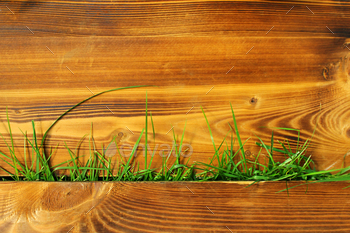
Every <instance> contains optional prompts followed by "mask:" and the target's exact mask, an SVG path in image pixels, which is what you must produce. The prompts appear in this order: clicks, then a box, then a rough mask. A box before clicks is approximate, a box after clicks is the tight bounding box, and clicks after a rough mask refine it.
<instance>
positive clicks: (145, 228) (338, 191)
mask: <svg viewBox="0 0 350 233" xmlns="http://www.w3.org/2000/svg"><path fill="white" fill-rule="evenodd" d="M297 184H299V183H298V182H290V183H289V186H290V187H291V186H292V185H297ZM247 185H248V183H247V182H204V183H194V182H159V183H155V182H138V183H128V182H107V183H103V182H96V183H88V182H84V183H78V182H74V183H69V182H64V183H63V182H62V183H60V182H56V183H52V182H51V183H50V182H2V183H1V185H0V229H1V232H4V233H7V232H68V231H69V232H71V233H73V232H223V233H229V232H230V230H231V231H232V232H237V233H238V232H305V233H306V232H349V229H350V225H349V220H350V214H349V213H350V203H349V195H350V193H349V189H342V188H343V187H346V186H347V185H348V184H347V183H343V182H337V183H323V184H310V185H309V187H308V191H307V193H305V191H306V186H299V187H297V188H293V189H291V190H290V191H289V197H288V194H287V192H283V193H276V192H277V191H280V190H282V189H284V188H285V187H286V184H285V182H262V183H259V184H255V185H252V186H250V187H249V188H246V186H247Z"/></svg>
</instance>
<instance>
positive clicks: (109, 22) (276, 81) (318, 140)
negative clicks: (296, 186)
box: [0, 0, 350, 175]
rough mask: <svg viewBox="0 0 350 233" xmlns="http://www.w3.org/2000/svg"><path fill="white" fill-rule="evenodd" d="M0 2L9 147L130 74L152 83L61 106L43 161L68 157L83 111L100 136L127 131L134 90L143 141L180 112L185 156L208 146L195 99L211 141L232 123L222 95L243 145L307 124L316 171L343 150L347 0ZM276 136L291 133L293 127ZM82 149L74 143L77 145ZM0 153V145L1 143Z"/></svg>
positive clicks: (160, 137)
mask: <svg viewBox="0 0 350 233" xmlns="http://www.w3.org/2000/svg"><path fill="white" fill-rule="evenodd" d="M306 6H307V7H308V8H309V9H308V8H307V7H306ZM0 8H1V12H0V27H1V30H0V36H1V38H2V42H1V43H0V50H1V51H2V55H1V57H0V70H1V79H0V90H1V93H2V98H1V99H0V109H1V111H0V119H1V124H0V132H1V133H2V134H3V135H4V137H5V139H7V140H9V137H8V130H7V129H6V116H5V108H6V106H8V109H9V117H10V120H11V122H12V128H13V133H14V139H15V140H14V141H15V143H16V152H17V154H18V156H19V157H22V156H23V149H22V148H23V135H22V134H21V132H20V130H19V128H20V129H22V130H23V131H26V130H27V131H28V134H29V135H30V132H31V128H30V127H31V124H30V121H31V120H35V121H36V127H37V131H38V134H39V135H38V136H39V138H40V136H41V135H42V133H43V132H44V131H45V130H46V129H47V128H48V127H49V125H50V124H51V123H52V122H53V121H54V119H55V118H56V117H58V116H59V115H60V114H61V113H63V112H64V111H65V110H66V109H68V108H69V107H70V106H72V105H74V104H75V103H77V102H79V101H81V100H83V99H85V98H87V97H89V96H90V95H91V92H90V90H91V91H92V92H94V93H96V92H99V91H103V90H107V89H111V88H116V87H122V86H129V85H157V87H149V88H145V89H137V90H136V89H135V90H125V91H121V92H115V93H109V94H106V95H103V96H100V97H98V98H96V99H93V100H91V101H89V102H87V103H85V104H84V105H83V106H81V107H79V108H78V109H77V110H75V111H73V112H71V113H70V114H68V115H67V116H66V117H64V118H63V119H62V121H61V122H60V123H59V124H58V125H57V126H55V127H54V128H53V129H52V131H51V132H50V135H49V137H48V140H47V141H46V143H47V146H55V145H57V144H58V143H59V147H58V151H57V153H56V154H55V155H54V156H53V160H52V162H53V164H56V163H58V162H62V161H65V160H67V159H68V158H69V155H68V153H67V151H66V149H65V148H64V143H63V141H66V142H67V144H68V146H69V147H70V148H74V147H75V146H76V144H77V143H78V141H79V139H80V138H81V137H82V136H83V135H84V134H86V133H89V131H90V126H91V122H93V123H94V136H95V141H96V143H97V145H98V146H99V147H100V145H101V144H105V145H106V144H107V143H108V142H109V140H111V139H112V137H113V136H115V135H118V134H119V133H122V134H123V136H122V137H121V138H120V140H119V142H120V144H123V143H124V144H130V145H132V144H133V143H135V142H136V139H137V138H138V135H139V133H140V132H141V130H142V128H143V127H144V121H145V119H144V111H145V92H146V90H147V91H148V98H149V110H150V111H151V112H152V115H153V116H154V122H155V129H156V142H155V143H157V144H158V145H161V144H169V145H171V144H172V140H173V138H172V134H171V133H168V134H167V132H168V131H169V129H171V128H172V127H174V128H173V129H174V131H175V133H176V134H177V135H181V134H182V131H183V129H184V125H185V122H187V126H186V133H185V138H184V141H185V142H186V143H189V144H191V146H192V147H193V154H192V156H191V157H190V162H193V161H207V159H208V158H209V157H211V156H212V155H213V148H212V144H211V140H210V136H209V132H208V129H207V126H206V123H205V120H204V117H203V114H202V113H201V110H200V107H201V106H202V107H203V109H204V110H205V112H206V114H207V116H208V120H209V122H210V123H211V126H212V130H213V134H214V137H215V141H216V142H217V143H219V142H221V140H222V139H223V137H224V136H225V135H226V133H227V131H228V130H229V126H228V124H227V123H231V124H232V117H231V115H230V108H229V103H230V102H231V103H232V105H233V107H234V109H235V112H236V115H237V120H238V123H239V130H240V132H241V134H242V138H243V139H247V138H249V137H252V139H251V140H249V141H248V143H247V147H246V149H247V150H250V151H251V152H252V153H253V154H254V153H255V154H256V153H257V151H258V149H259V148H258V147H256V146H255V141H256V139H255V135H258V136H259V137H261V138H262V139H263V140H267V141H268V140H269V136H270V133H271V130H269V129H266V128H260V127H261V126H269V127H290V128H297V129H301V130H302V140H303V141H305V140H306V139H307V138H309V137H310V136H311V135H312V132H313V129H314V127H315V125H316V124H317V131H316V135H315V137H314V139H313V141H314V144H313V145H312V147H311V148H310V150H309V153H310V154H312V155H313V159H314V160H315V161H316V163H317V165H318V167H319V169H329V168H337V167H340V166H341V164H342V162H343V160H342V159H343V157H344V155H345V154H347V152H348V150H349V147H348V144H349V142H350V125H349V122H348V119H349V105H348V104H347V103H348V102H349V100H350V99H349V98H350V94H349V85H348V79H349V73H350V72H349V65H348V61H349V55H347V54H348V53H349V50H348V48H350V47H349V46H348V48H347V47H346V46H345V45H347V43H348V42H349V40H348V39H347V38H348V37H349V36H348V35H349V29H348V25H349V24H350V17H349V14H348V12H349V8H350V4H349V3H348V2H344V1H309V2H307V1H303V2H300V1H260V2H255V1H201V0H198V1H136V2H128V1H117V2H115V1H113V2H105V1H93V2H92V1H84V2H81V1H63V0H62V1H45V2H43V1H36V2H28V1H24V0H23V1H15V2H13V1H3V2H2V3H1V5H0ZM310 10H311V11H312V12H311V11H310ZM327 27H328V28H327ZM333 33H334V34H333ZM253 46H254V47H253ZM233 66H234V68H232V67H233ZM87 87H88V88H89V89H90V90H89V89H88V88H87ZM209 90H210V92H208V91H209ZM320 104H321V105H322V108H321V110H320ZM106 106H107V107H108V108H109V109H110V110H111V111H112V112H111V111H109V109H108V108H107V107H106ZM189 110H191V111H190V112H188V111H189ZM186 113H188V114H186ZM318 117H319V118H318ZM126 127H128V128H129V129H130V130H131V131H132V132H133V133H134V134H133V133H131V132H130V131H129V130H128V129H127V128H126ZM150 138H151V134H150ZM276 139H280V140H284V139H289V140H291V143H292V144H293V143H294V144H295V139H296V135H295V134H291V133H290V132H283V131H279V132H277V133H276ZM87 148H88V144H87V142H86V141H85V142H84V143H83V145H82V147H81V154H84V153H86V152H87ZM158 148H159V146H158ZM157 150H159V149H157ZM0 151H4V152H8V151H7V149H6V146H5V143H4V142H3V141H1V142H0ZM157 152H158V151H157ZM159 152H160V151H159ZM139 154H140V155H139V157H142V152H140V153H139ZM157 154H158V153H157ZM346 158H347V157H346ZM346 161H348V160H347V159H346ZM160 162H161V160H160V157H159V156H158V157H157V158H156V159H155V160H154V166H159V165H160ZM140 165H141V166H142V165H143V159H140ZM0 166H2V167H4V168H5V169H9V167H8V166H7V164H4V163H3V162H2V161H1V162H0ZM0 172H1V173H0V174H2V175H4V174H5V173H3V171H0Z"/></svg>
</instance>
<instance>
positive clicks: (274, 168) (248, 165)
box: [0, 86, 350, 191]
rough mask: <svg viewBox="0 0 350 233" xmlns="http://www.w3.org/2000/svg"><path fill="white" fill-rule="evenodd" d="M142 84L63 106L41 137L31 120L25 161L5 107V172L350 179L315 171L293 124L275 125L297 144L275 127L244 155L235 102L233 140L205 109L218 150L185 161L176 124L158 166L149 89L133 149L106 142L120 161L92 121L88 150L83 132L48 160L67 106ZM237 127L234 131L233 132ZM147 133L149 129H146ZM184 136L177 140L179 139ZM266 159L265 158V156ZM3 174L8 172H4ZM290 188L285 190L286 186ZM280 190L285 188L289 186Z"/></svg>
mask: <svg viewBox="0 0 350 233" xmlns="http://www.w3.org/2000/svg"><path fill="white" fill-rule="evenodd" d="M136 87H141V86H133V87H124V88H117V89H112V90H108V91H104V92H101V93H98V94H95V95H93V96H91V97H89V98H87V99H85V100H83V101H81V102H79V103H78V104H76V105H74V106H73V107H71V108H70V109H68V110H67V111H66V112H64V113H63V114H62V115H61V116H60V117H58V118H57V119H56V120H55V121H54V122H53V124H52V125H51V126H50V127H49V129H48V130H47V131H46V132H45V133H44V135H43V138H42V139H41V142H40V141H39V140H38V139H37V136H36V131H35V124H34V121H32V128H33V137H32V139H31V140H30V139H29V138H28V137H27V132H22V133H23V136H24V162H23V161H21V160H19V158H18V157H17V156H16V154H15V149H14V143H13V136H12V130H11V125H10V121H9V117H8V112H7V109H6V116H7V124H8V129H9V136H10V139H11V144H10V145H9V144H8V143H7V142H6V140H5V139H4V137H3V135H1V134H0V135H1V137H2V138H3V140H4V141H5V143H6V146H7V147H8V150H9V151H10V153H9V155H6V154H4V153H2V152H0V155H1V157H0V159H2V160H3V161H4V162H5V163H7V164H8V165H9V166H10V167H11V168H12V169H13V171H11V172H10V171H8V170H5V169H4V168H1V169H2V170H4V171H5V172H6V173H8V174H9V176H10V178H11V179H13V180H16V181H22V180H27V181H37V180H40V181H253V183H252V184H254V183H255V182H259V181H291V180H302V181H311V182H329V181H349V180H350V174H348V171H349V170H350V167H347V168H341V169H333V170H328V171H317V170H316V169H315V166H312V165H313V161H312V159H311V156H308V155H307V148H308V147H309V145H310V141H311V138H312V137H311V138H310V139H308V140H306V141H305V142H304V143H303V144H300V130H296V129H290V128H274V129H275V130H289V131H295V132H297V133H298V138H297V145H296V147H295V148H294V149H293V148H292V147H291V145H290V143H289V142H288V140H285V141H284V142H281V141H278V140H277V145H278V146H279V148H277V146H276V145H275V139H274V133H273V131H272V135H271V140H270V143H269V144H267V143H265V142H263V141H262V140H261V138H259V137H258V136H256V137H257V139H258V140H259V142H257V143H256V144H257V145H258V146H259V147H260V151H259V153H258V154H257V155H256V156H255V157H254V159H253V161H251V160H249V159H247V158H246V155H245V150H244V145H245V143H246V142H247V141H248V140H249V138H248V139H247V140H245V141H244V142H243V141H242V139H241V137H240V134H239V131H238V126H237V121H236V118H235V114H234V111H233V108H232V105H231V112H232V120H233V125H234V127H233V128H232V127H231V125H229V126H230V128H231V130H230V131H229V132H228V134H230V137H229V140H226V138H227V135H228V134H227V135H226V136H225V137H224V139H223V140H222V141H221V143H220V145H218V146H217V145H216V144H215V142H214V138H213V135H212V131H211V128H210V124H209V121H208V119H207V117H206V115H205V113H204V111H203V109H202V112H203V115H204V118H205V120H206V123H207V125H208V129H209V134H210V137H211V140H212V143H213V148H214V155H213V157H212V158H211V159H210V161H209V163H204V162H196V163H194V164H192V165H188V161H189V159H188V160H187V162H186V163H182V162H183V161H182V159H181V155H182V153H183V151H181V150H182V145H183V139H184V135H185V129H186V125H185V127H184V130H183V133H182V136H181V138H180V140H178V138H177V137H176V135H175V132H174V130H173V142H174V144H173V147H172V148H171V151H170V152H169V153H168V154H165V155H164V157H163V158H162V165H161V167H160V168H152V161H153V158H154V156H155V151H153V153H152V154H151V157H150V158H149V157H148V145H149V140H148V131H149V128H148V118H149V117H150V120H151V125H152V131H153V139H154V138H155V130H154V124H153V118H152V113H150V114H148V105H147V93H146V113H145V128H144V129H142V131H141V134H140V136H139V137H138V139H137V141H136V143H135V145H134V147H133V149H132V151H131V154H130V156H129V157H128V158H125V157H123V156H122V153H121V152H120V150H119V148H118V145H117V143H116V141H115V138H113V140H112V141H111V143H110V144H109V145H108V147H109V146H111V145H112V144H113V143H115V145H116V148H117V152H118V155H119V158H118V159H117V164H114V163H113V164H112V158H110V157H108V156H106V155H105V152H106V151H107V149H108V147H107V149H104V148H103V145H102V147H101V150H98V149H97V146H96V144H95V141H94V138H93V135H92V126H91V131H90V135H89V155H82V156H78V150H79V147H80V145H81V143H82V141H83V140H84V139H85V138H86V136H87V135H85V136H84V137H83V138H82V139H81V140H80V141H79V143H78V145H77V147H76V148H75V150H74V151H73V150H71V149H70V148H68V147H67V145H66V143H65V142H64V143H65V147H66V149H67V151H68V154H69V156H70V159H69V160H67V161H65V162H63V163H60V164H57V165H54V166H52V165H50V159H51V157H52V155H53V154H54V152H55V150H56V149H57V146H58V145H57V146H56V147H55V148H54V149H52V148H50V150H49V153H48V155H47V154H46V152H45V151H46V150H45V147H44V145H45V144H44V142H45V139H46V136H47V133H48V132H49V130H50V129H51V128H52V127H53V126H54V125H55V124H56V123H57V122H58V121H59V120H60V119H61V118H62V117H63V116H64V115H65V114H67V113H68V112H70V111H71V110H72V109H74V108H76V107H77V106H79V105H80V104H82V103H84V102H86V101H87V100H89V99H91V98H94V97H96V96H99V95H101V94H103V93H107V92H111V91H116V90H122V89H128V88H136ZM234 132H235V136H234ZM144 134H145V135H144ZM143 136H144V137H145V166H144V168H143V169H140V166H139V163H136V162H135V159H134V158H135V157H136V152H137V148H138V146H139V144H140V141H141V139H142V137H143ZM236 139H237V141H238V148H236V149H234V145H235V141H236ZM178 141H180V143H179V145H177V142H178ZM27 147H29V148H30V149H31V156H30V160H28V159H27V154H26V153H27V149H26V148H27ZM173 152H174V153H175V157H176V160H175V162H174V163H172V164H169V158H170V155H171V154H172V153H173ZM262 152H264V153H266V154H267V159H268V161H267V162H265V163H261V162H259V161H260V160H261V159H260V160H259V158H260V157H261V156H262V154H263V153H262ZM275 153H279V154H282V155H284V156H285V160H284V161H282V162H278V161H275V159H274V154H275ZM87 156H88V158H87V161H86V162H85V163H83V162H82V157H87ZM264 160H266V158H264ZM2 179H3V180H7V179H8V178H5V177H3V178H2ZM288 189H290V188H288V186H287V188H286V189H285V190H288ZM285 190H282V191H285Z"/></svg>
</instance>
